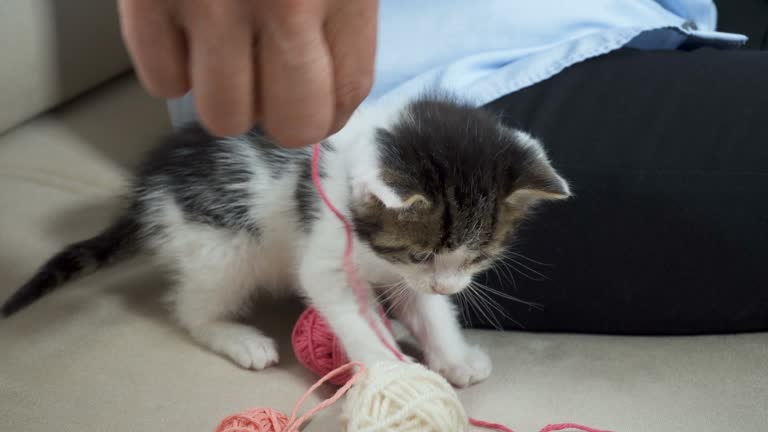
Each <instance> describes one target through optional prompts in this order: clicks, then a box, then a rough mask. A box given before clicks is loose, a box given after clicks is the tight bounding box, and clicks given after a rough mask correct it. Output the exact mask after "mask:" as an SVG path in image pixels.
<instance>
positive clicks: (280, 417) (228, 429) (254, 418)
mask: <svg viewBox="0 0 768 432" xmlns="http://www.w3.org/2000/svg"><path fill="white" fill-rule="evenodd" d="M287 425H288V416H287V415H285V414H283V413H281V412H279V411H275V410H273V409H272V408H253V409H249V410H248V411H243V412H241V413H237V414H234V415H231V416H229V417H227V418H225V419H224V420H223V421H222V422H221V425H219V427H218V428H217V429H216V432H277V431H284V430H285V427H286V426H287Z"/></svg>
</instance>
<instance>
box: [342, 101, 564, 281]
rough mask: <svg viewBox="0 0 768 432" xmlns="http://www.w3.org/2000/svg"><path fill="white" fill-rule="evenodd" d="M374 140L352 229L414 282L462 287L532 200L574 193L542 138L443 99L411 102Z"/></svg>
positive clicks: (501, 245) (357, 184) (357, 190)
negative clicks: (372, 164) (373, 161)
mask: <svg viewBox="0 0 768 432" xmlns="http://www.w3.org/2000/svg"><path fill="white" fill-rule="evenodd" d="M376 145H377V147H378V161H377V167H378V168H377V169H375V170H374V172H371V173H368V175H364V176H360V177H359V178H356V179H354V180H353V199H352V206H351V210H352V213H353V216H354V225H355V231H356V234H357V236H358V238H359V239H360V240H361V241H362V242H364V244H367V246H369V247H370V248H371V250H372V251H373V252H374V253H375V254H376V255H377V256H378V257H379V258H381V259H382V260H383V261H384V262H386V263H388V265H389V266H390V267H391V268H392V269H393V270H394V271H395V272H397V273H398V274H399V275H401V276H402V278H403V279H404V280H405V281H406V282H407V284H408V285H409V286H410V287H411V288H413V289H416V290H419V291H423V292H428V293H439V294H453V293H456V292H459V291H461V290H463V289H464V288H466V287H467V286H468V285H469V284H470V282H471V281H472V278H473V276H475V275H476V274H477V273H479V272H481V271H483V270H485V269H487V268H488V267H490V266H491V264H492V263H493V262H494V260H495V259H497V258H498V257H499V256H500V254H501V253H503V252H504V249H505V246H506V245H507V243H508V240H509V239H510V237H511V236H513V235H514V234H515V232H516V231H517V228H518V226H519V225H520V223H521V222H522V221H523V219H524V218H525V216H526V214H527V213H528V212H529V211H530V210H531V208H532V207H533V206H534V205H535V204H537V203H539V202H542V201H546V200H557V199H563V198H566V197H568V196H569V195H570V191H569V188H568V184H567V183H566V182H565V180H563V179H562V178H561V177H560V176H559V175H558V174H557V173H556V172H555V170H554V169H553V168H552V166H551V165H550V163H549V161H548V160H547V157H546V154H545V153H544V151H543V149H542V148H541V145H540V144H539V143H538V141H536V140H535V139H534V138H532V137H530V136H529V135H527V134H525V133H523V132H521V131H517V130H514V129H510V128H508V127H505V126H504V125H503V124H502V123H501V122H500V121H499V119H498V118H497V117H495V116H494V115H492V114H490V113H488V112H485V111H483V110H481V109H477V108H473V107H470V106H466V105H463V104H460V103H456V102H453V101H450V100H447V99H442V98H423V99H420V100H418V101H416V102H413V103H411V104H409V105H408V106H407V107H406V108H405V109H404V110H403V112H401V113H400V115H399V116H398V118H397V120H396V121H395V122H394V124H392V125H391V126H389V127H387V128H386V129H379V130H378V131H377V132H376Z"/></svg>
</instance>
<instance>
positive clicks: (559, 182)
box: [506, 158, 571, 205]
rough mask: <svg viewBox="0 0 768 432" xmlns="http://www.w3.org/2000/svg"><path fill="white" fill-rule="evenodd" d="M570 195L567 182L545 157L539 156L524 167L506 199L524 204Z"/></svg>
mask: <svg viewBox="0 0 768 432" xmlns="http://www.w3.org/2000/svg"><path fill="white" fill-rule="evenodd" d="M570 196H571V189H570V187H569V186H568V182H566V181H565V179H564V178H562V177H561V176H560V175H559V174H558V173H557V172H556V171H555V169H554V168H552V165H550V164H549V162H548V161H547V160H546V159H544V158H540V159H538V160H536V161H535V162H533V163H531V164H530V165H528V166H527V167H526V168H525V170H524V171H523V173H522V175H520V177H518V179H517V181H516V182H515V184H514V190H513V191H512V193H511V194H509V196H508V197H507V199H506V201H507V203H509V204H512V205H520V204H523V205H525V204H533V203H535V202H538V201H552V200H562V199H566V198H568V197H570Z"/></svg>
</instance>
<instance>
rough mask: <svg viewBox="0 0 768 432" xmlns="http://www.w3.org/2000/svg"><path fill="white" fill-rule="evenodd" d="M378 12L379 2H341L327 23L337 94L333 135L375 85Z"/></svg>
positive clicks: (363, 0) (364, 0)
mask: <svg viewBox="0 0 768 432" xmlns="http://www.w3.org/2000/svg"><path fill="white" fill-rule="evenodd" d="M377 13H378V1H377V0H356V1H354V2H341V3H340V7H339V8H338V10H336V11H333V12H332V13H331V14H330V17H329V21H328V22H327V23H326V35H327V39H328V44H329V46H330V50H331V57H332V58H333V78H334V91H335V94H336V98H335V99H336V106H335V118H334V122H333V127H332V130H331V132H337V131H338V130H339V129H341V127H342V126H344V124H345V123H346V122H347V120H348V119H349V116H350V115H351V114H352V112H353V111H354V110H355V109H356V108H357V107H358V105H360V103H361V102H362V101H363V100H364V99H365V98H366V97H367V96H368V93H369V92H370V91H371V87H372V86H373V73H374V62H375V59H376V21H377Z"/></svg>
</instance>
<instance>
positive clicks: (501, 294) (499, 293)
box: [472, 282, 544, 310]
mask: <svg viewBox="0 0 768 432" xmlns="http://www.w3.org/2000/svg"><path fill="white" fill-rule="evenodd" d="M472 283H473V284H475V286H476V287H477V288H481V289H483V290H485V291H488V292H489V293H491V294H493V295H495V296H498V297H501V298H505V299H507V300H512V301H515V302H518V303H522V304H524V305H526V306H530V307H533V308H536V309H539V310H543V309H544V305H542V304H540V303H536V302H531V301H527V300H523V299H521V298H519V297H515V296H513V295H511V294H507V293H505V292H504V291H499V290H497V289H495V288H491V287H489V286H488V285H484V284H481V283H480V282H472Z"/></svg>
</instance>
